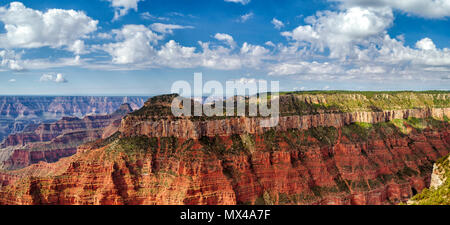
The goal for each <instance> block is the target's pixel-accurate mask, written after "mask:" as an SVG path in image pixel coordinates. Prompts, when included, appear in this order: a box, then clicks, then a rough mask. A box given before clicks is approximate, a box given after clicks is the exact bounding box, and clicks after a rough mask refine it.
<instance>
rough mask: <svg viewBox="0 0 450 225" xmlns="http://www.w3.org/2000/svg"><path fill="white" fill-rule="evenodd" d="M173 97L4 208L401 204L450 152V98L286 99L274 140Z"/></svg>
mask: <svg viewBox="0 0 450 225" xmlns="http://www.w3.org/2000/svg"><path fill="white" fill-rule="evenodd" d="M173 97H175V96H174V95H166V96H157V97H154V98H151V99H149V100H148V101H147V102H146V103H145V104H144V106H143V107H142V108H141V109H140V110H137V111H134V112H133V113H131V114H128V115H127V116H126V117H125V118H123V119H122V121H121V123H120V127H119V128H118V131H117V132H113V131H114V129H111V131H109V133H108V135H109V134H111V135H110V136H108V135H103V139H99V140H97V141H94V142H91V143H89V144H85V145H83V146H80V147H79V148H78V150H77V153H76V154H75V155H72V156H70V157H67V158H63V159H61V160H59V161H58V162H56V163H45V162H40V163H38V164H34V165H31V166H29V167H26V168H23V169H20V170H15V171H11V172H9V177H8V179H9V180H8V182H5V184H4V186H3V187H2V188H1V189H0V204H397V203H401V202H405V201H406V200H408V199H409V198H410V197H411V196H413V195H414V194H416V193H418V192H420V191H421V190H422V189H424V188H426V187H428V186H429V185H430V179H431V174H432V171H433V163H434V162H436V161H437V160H438V159H439V158H441V157H443V156H445V155H447V154H449V153H450V133H449V131H450V126H449V121H448V118H449V117H450V101H449V97H450V93H449V92H338V93H335V92H328V93H327V92H319V93H315V92H299V93H282V94H281V95H280V113H281V118H280V122H279V124H278V126H277V127H274V128H264V129H262V128H260V127H259V122H260V120H261V119H262V118H259V117H255V118H251V117H224V118H222V117H221V118H215V117H211V118H204V117H200V118H195V117H193V118H189V117H173V116H171V114H170V102H171V100H172V99H173ZM116 125H118V123H116ZM1 176H2V174H0V177H1Z"/></svg>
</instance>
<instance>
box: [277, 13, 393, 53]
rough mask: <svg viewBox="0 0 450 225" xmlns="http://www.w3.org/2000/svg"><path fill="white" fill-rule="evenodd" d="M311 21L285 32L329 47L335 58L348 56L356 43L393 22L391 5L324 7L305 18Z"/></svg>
mask: <svg viewBox="0 0 450 225" xmlns="http://www.w3.org/2000/svg"><path fill="white" fill-rule="evenodd" d="M305 21H306V22H307V23H309V25H304V26H299V27H297V28H296V29H294V30H293V31H290V32H283V33H282V35H283V36H286V37H289V38H291V39H292V40H294V41H298V42H304V43H308V44H310V45H311V47H312V48H313V49H318V50H320V51H323V50H324V49H325V48H329V49H330V52H331V53H330V56H331V57H332V58H338V57H346V56H348V55H349V54H350V53H351V51H352V48H353V46H355V44H368V41H369V39H370V38H371V37H374V36H377V35H378V36H379V35H382V34H383V32H384V31H385V30H386V28H388V27H389V26H391V24H392V22H393V14H392V11H391V10H390V9H388V8H380V9H365V8H360V7H353V8H349V9H346V10H344V11H342V12H331V11H324V12H318V13H317V15H316V16H312V17H308V18H306V20H305Z"/></svg>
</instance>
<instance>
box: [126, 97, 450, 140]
mask: <svg viewBox="0 0 450 225" xmlns="http://www.w3.org/2000/svg"><path fill="white" fill-rule="evenodd" d="M173 97H175V96H174V95H170V96H158V97H156V98H151V99H149V100H148V101H147V102H146V103H145V105H144V107H143V108H142V109H140V110H139V112H135V113H132V114H130V115H128V116H126V117H125V118H124V119H123V120H122V122H121V126H120V128H119V131H120V132H121V133H122V135H123V136H125V137H130V136H139V135H146V136H150V137H171V136H173V137H179V138H193V139H199V138H201V137H203V136H208V137H214V136H229V135H233V134H243V133H249V134H258V133H259V134H260V133H263V132H265V131H267V130H270V129H272V128H264V127H262V126H260V124H261V122H262V121H263V120H266V118H262V117H225V118H224V117H222V118H220V119H219V118H217V117H198V118H197V117H190V118H188V117H183V118H181V117H173V116H170V102H169V101H171V99H173ZM279 101H280V114H281V117H280V118H279V122H278V125H277V126H276V127H274V128H273V129H275V130H279V131H286V130H288V129H309V128H312V127H336V128H339V127H342V126H344V125H348V124H351V123H355V122H364V123H379V122H387V121H392V120H394V119H407V118H411V117H415V118H428V117H433V118H436V119H439V120H445V119H447V118H450V98H449V93H448V92H438V93H422V92H419V93H416V92H393V93H390V92H386V93H381V92H380V93H378V92H373V93H372V92H364V93H363V92H361V93H358V92H356V93H334V92H330V93H327V92H320V94H303V93H302V94H293V93H289V94H286V93H282V94H280V99H279ZM416 105H417V106H416ZM159 109H162V110H161V111H158V110H159ZM146 112H149V114H146ZM157 112H159V113H160V114H159V115H161V116H160V117H158V116H157V114H156V113H157ZM149 115H151V116H149ZM199 118H201V119H199Z"/></svg>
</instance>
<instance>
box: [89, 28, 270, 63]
mask: <svg viewBox="0 0 450 225" xmlns="http://www.w3.org/2000/svg"><path fill="white" fill-rule="evenodd" d="M114 36H115V37H116V38H115V39H116V42H112V43H108V44H104V45H102V46H97V48H98V49H101V50H104V51H106V52H107V53H109V54H110V55H111V57H112V62H113V63H114V64H116V65H117V64H128V65H130V66H131V65H132V66H131V67H132V68H133V69H139V68H153V67H169V68H196V67H206V68H213V69H219V70H234V69H240V68H243V67H259V66H261V65H262V62H263V60H264V59H266V58H268V57H269V50H267V49H266V48H264V47H262V46H259V45H252V44H248V43H244V44H243V45H242V47H241V48H237V49H236V47H237V44H236V43H235V42H234V39H233V37H232V36H231V35H228V34H222V33H218V34H216V35H215V36H214V37H215V38H216V39H217V40H220V41H224V42H226V43H227V45H226V46H221V45H219V46H213V47H211V46H210V43H209V42H200V41H199V42H198V43H199V45H200V48H196V47H187V46H182V45H180V44H179V43H177V42H176V41H174V40H170V41H168V42H166V43H165V44H162V45H161V46H159V47H158V45H157V43H158V41H160V40H161V39H162V38H163V36H159V35H157V34H155V33H153V32H152V31H151V30H150V29H149V28H147V27H145V26H142V25H126V26H124V27H123V28H122V29H120V30H114ZM122 68H123V67H122ZM113 69H120V68H113Z"/></svg>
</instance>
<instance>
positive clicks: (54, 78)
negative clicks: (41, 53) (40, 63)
mask: <svg viewBox="0 0 450 225" xmlns="http://www.w3.org/2000/svg"><path fill="white" fill-rule="evenodd" d="M39 81H41V82H55V83H67V80H66V79H65V78H64V75H63V74H61V73H57V74H53V73H45V74H42V76H41V78H40V79H39Z"/></svg>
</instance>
